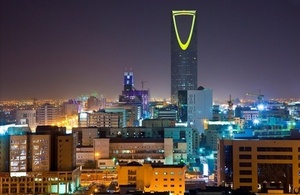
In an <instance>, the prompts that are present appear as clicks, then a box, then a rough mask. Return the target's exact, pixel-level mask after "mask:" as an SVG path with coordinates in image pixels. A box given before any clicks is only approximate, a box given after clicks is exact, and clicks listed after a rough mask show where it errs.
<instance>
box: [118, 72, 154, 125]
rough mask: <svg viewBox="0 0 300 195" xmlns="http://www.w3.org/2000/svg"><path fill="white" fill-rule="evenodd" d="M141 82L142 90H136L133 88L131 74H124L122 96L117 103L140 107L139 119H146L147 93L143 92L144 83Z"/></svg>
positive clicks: (146, 91)
mask: <svg viewBox="0 0 300 195" xmlns="http://www.w3.org/2000/svg"><path fill="white" fill-rule="evenodd" d="M145 82H146V81H142V82H141V83H142V90H137V89H136V88H135V87H134V82H133V72H125V73H124V89H123V91H122V95H120V96H119V103H123V104H128V105H135V106H139V107H141V114H140V115H141V116H140V117H139V119H140V118H147V117H148V115H149V114H148V112H149V111H148V102H149V98H150V97H149V91H148V90H144V89H143V88H144V83H145Z"/></svg>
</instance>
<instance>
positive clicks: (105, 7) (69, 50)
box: [0, 0, 300, 100]
mask: <svg viewBox="0 0 300 195" xmlns="http://www.w3.org/2000/svg"><path fill="white" fill-rule="evenodd" d="M0 7H1V10H0V14H1V18H0V26H1V28H0V35H1V42H0V100H8V99H26V98H33V97H35V98H39V99H40V98H72V97H74V98H75V97H77V96H80V95H82V94H90V93H92V92H94V91H96V92H98V94H101V95H104V96H105V97H107V98H112V99H117V98H118V95H119V94H120V93H121V91H122V89H123V73H124V71H126V69H127V70H129V69H130V70H131V71H132V72H133V73H134V76H135V87H136V88H137V89H141V88H142V84H141V82H142V81H147V82H145V84H144V88H145V89H150V93H151V98H169V97H170V67H171V62H170V56H171V55H170V46H171V41H170V27H171V10H174V9H175V10H183V9H187V10H188V9H192V10H196V11H197V23H196V24H197V29H198V84H199V85H202V86H204V87H206V88H210V89H212V90H213V94H214V99H226V98H227V99H228V97H229V94H231V95H232V96H233V97H234V98H243V97H245V96H246V93H249V92H250V93H259V90H261V92H262V93H263V94H264V95H265V97H266V98H279V97H283V98H285V97H286V98H288V97H296V98H297V97H300V90H299V89H298V86H297V85H298V83H299V76H298V72H299V67H298V66H299V64H300V63H299V62H300V55H299V51H300V36H299V34H300V26H299V23H300V1H295V0H252V1H246V0H231V1H217V0H210V1H204V0H199V1H178V0H176V1H165V0H163V1H148V0H144V1H138V0H129V1H120V0H113V1H77V0H75V1H74V0H72V1H1V6H0Z"/></svg>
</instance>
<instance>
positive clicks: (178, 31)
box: [171, 10, 198, 103]
mask: <svg viewBox="0 0 300 195" xmlns="http://www.w3.org/2000/svg"><path fill="white" fill-rule="evenodd" d="M171 21H172V22H171V100H172V102H173V103H177V97H178V96H177V94H178V90H196V89H197V85H198V80H197V73H198V71H197V26H196V25H195V24H196V11H195V10H184V11H172V20H171Z"/></svg>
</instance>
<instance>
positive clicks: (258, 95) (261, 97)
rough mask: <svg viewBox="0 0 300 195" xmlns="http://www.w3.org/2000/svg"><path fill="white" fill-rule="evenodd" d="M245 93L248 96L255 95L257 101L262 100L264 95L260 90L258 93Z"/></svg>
mask: <svg viewBox="0 0 300 195" xmlns="http://www.w3.org/2000/svg"><path fill="white" fill-rule="evenodd" d="M246 95H248V96H256V98H257V101H258V102H262V101H264V97H265V96H264V95H263V94H261V90H259V94H254V93H246Z"/></svg>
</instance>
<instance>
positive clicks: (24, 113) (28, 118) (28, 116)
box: [16, 110, 37, 132]
mask: <svg viewBox="0 0 300 195" xmlns="http://www.w3.org/2000/svg"><path fill="white" fill-rule="evenodd" d="M16 120H17V124H21V125H25V124H27V125H28V127H29V128H30V129H31V131H33V132H34V131H35V128H36V126H37V124H36V110H17V114H16Z"/></svg>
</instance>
